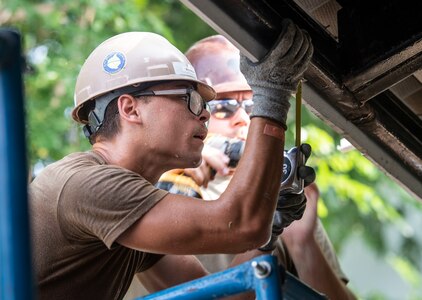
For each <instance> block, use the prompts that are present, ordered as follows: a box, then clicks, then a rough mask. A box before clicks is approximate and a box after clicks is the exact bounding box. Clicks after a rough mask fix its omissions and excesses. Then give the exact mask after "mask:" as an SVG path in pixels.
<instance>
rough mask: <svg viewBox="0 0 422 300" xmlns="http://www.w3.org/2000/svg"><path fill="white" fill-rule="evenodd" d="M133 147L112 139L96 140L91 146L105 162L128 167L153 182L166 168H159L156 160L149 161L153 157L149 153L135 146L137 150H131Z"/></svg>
mask: <svg viewBox="0 0 422 300" xmlns="http://www.w3.org/2000/svg"><path fill="white" fill-rule="evenodd" d="M134 148H135V147H132V146H131V145H124V144H123V143H118V142H113V141H111V142H110V141H103V142H98V143H95V144H94V145H93V146H92V150H93V151H94V152H95V153H97V154H99V155H100V156H101V157H102V158H103V159H104V160H105V161H106V162H107V164H110V165H116V166H119V167H122V168H125V169H128V170H130V171H132V172H135V173H137V174H139V175H141V176H142V177H144V178H145V179H146V180H148V181H149V182H151V183H153V184H155V183H156V182H157V181H158V179H159V178H160V176H161V174H162V173H164V172H165V171H166V170H161V168H160V167H159V165H158V164H157V162H153V161H151V160H153V158H152V157H150V155H148V154H143V153H142V152H141V151H140V150H139V148H137V147H136V148H137V150H136V151H133V149H134Z"/></svg>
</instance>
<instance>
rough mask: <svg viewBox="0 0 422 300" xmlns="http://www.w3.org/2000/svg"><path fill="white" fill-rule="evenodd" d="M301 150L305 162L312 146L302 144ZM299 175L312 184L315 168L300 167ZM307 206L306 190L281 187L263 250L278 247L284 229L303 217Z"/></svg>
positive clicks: (306, 182)
mask: <svg viewBox="0 0 422 300" xmlns="http://www.w3.org/2000/svg"><path fill="white" fill-rule="evenodd" d="M300 151H301V152H302V153H303V155H304V156H305V163H306V161H307V160H308V158H309V156H310V155H311V151H312V149H311V146H310V145H309V144H302V145H300ZM297 174H298V176H299V178H300V179H303V181H304V186H308V185H310V184H311V183H312V182H314V181H315V170H314V169H313V168H312V167H309V166H306V165H303V166H299V167H298V172H297ZM305 208H306V197H305V192H304V191H302V192H301V193H300V194H291V193H288V192H287V193H286V190H283V186H281V187H280V192H279V194H278V201H277V207H276V211H275V212H274V218H273V227H272V231H271V238H270V240H269V241H268V242H267V244H265V245H264V246H262V247H261V248H259V249H260V250H262V251H271V250H274V248H275V247H276V241H277V239H278V236H279V235H280V234H281V233H282V232H283V229H284V228H285V227H287V226H289V225H290V224H291V223H292V222H293V221H295V220H299V219H300V218H302V216H303V213H304V212H305Z"/></svg>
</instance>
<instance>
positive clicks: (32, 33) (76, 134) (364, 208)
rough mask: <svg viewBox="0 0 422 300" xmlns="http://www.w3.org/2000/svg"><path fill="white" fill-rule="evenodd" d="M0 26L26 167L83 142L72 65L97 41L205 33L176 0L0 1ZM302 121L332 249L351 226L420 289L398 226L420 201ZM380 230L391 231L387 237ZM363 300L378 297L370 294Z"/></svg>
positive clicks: (184, 44)
mask: <svg viewBox="0 0 422 300" xmlns="http://www.w3.org/2000/svg"><path fill="white" fill-rule="evenodd" d="M0 25H1V26H2V27H6V26H12V27H15V28H17V29H19V30H20V32H21V33H22V36H23V42H24V52H25V55H26V58H27V63H28V68H27V69H28V70H27V72H26V74H25V87H26V110H27V119H28V122H27V123H28V125H27V129H28V145H29V149H28V156H29V159H30V162H31V163H32V164H33V163H34V162H37V161H39V160H57V159H59V158H61V157H63V156H64V155H66V154H68V153H70V152H73V151H82V150H86V149H88V148H89V143H88V142H87V140H86V139H85V138H84V137H83V135H82V131H81V130H80V128H79V126H78V125H76V124H75V122H73V121H72V119H71V117H70V112H71V109H72V106H73V89H74V85H75V80H76V76H77V74H78V71H79V69H80V67H81V65H82V63H83V62H84V59H85V58H86V57H87V56H88V54H89V53H90V52H91V51H92V50H93V49H94V48H95V47H96V46H97V45H98V44H99V43H100V42H102V41H103V40H105V39H107V38H108V37H110V36H112V35H115V34H117V33H121V32H124V31H152V32H156V33H159V34H162V35H164V36H165V37H166V38H168V39H169V40H170V41H171V42H173V43H174V44H175V45H176V46H177V47H178V48H179V49H180V50H182V51H185V50H187V48H188V47H189V46H190V45H191V44H193V43H194V42H195V41H197V40H199V39H201V38H203V37H205V36H209V35H212V34H215V32H214V31H213V30H212V29H211V28H209V27H208V26H207V25H205V24H204V23H203V22H202V21H201V20H200V19H199V18H198V17H196V16H195V15H194V14H193V13H192V12H190V11H189V10H188V9H187V8H185V7H184V6H183V5H181V3H180V2H179V1H176V0H162V1H148V0H128V1H116V0H94V1H88V0H82V1H64V0H56V1H25V2H22V1H7V2H6V3H3V2H0ZM292 106H293V105H292ZM293 116H294V109H292V112H291V113H290V115H289V129H288V132H287V143H286V145H287V148H288V147H291V146H293V145H294V144H295V143H294V132H295V131H294V130H295V126H294V117H293ZM302 123H303V129H302V141H306V142H308V143H309V144H311V145H312V148H313V154H312V156H311V158H310V160H309V164H310V165H311V166H313V167H314V168H315V169H316V171H317V183H318V186H319V188H320V191H321V201H320V202H319V214H320V217H321V219H322V221H323V223H324V225H325V226H326V228H327V231H328V232H329V235H330V237H331V239H332V241H333V243H334V245H335V247H336V249H337V250H338V251H340V252H341V250H342V246H343V245H344V242H345V240H346V239H347V238H348V237H349V236H350V235H351V234H352V232H353V231H358V232H361V233H362V235H363V236H364V237H365V239H366V241H367V243H368V244H369V245H370V246H371V247H372V249H374V251H376V253H378V255H380V256H383V257H385V258H389V261H390V263H391V265H392V266H394V268H395V269H396V270H397V271H398V272H400V274H402V277H403V278H405V279H406V280H407V281H408V282H409V284H411V285H412V286H413V287H415V289H416V287H417V286H418V285H419V286H421V285H422V282H421V281H422V280H421V277H420V276H416V275H417V274H420V271H421V263H420V262H421V261H422V259H421V251H420V249H421V243H422V241H421V240H420V239H419V240H418V238H417V234H418V232H417V230H416V229H414V228H412V226H411V225H410V224H408V222H407V220H408V219H409V218H410V216H412V215H413V214H415V212H416V213H417V214H418V215H419V217H420V214H421V212H422V205H421V202H417V201H416V200H415V199H412V198H411V197H410V196H409V195H408V194H407V193H406V192H405V191H403V190H402V189H401V188H400V187H398V186H397V185H396V184H395V183H394V182H393V181H392V180H391V179H389V178H388V177H387V176H385V175H384V174H383V173H382V172H381V171H380V170H378V169H377V168H376V167H375V166H374V165H373V164H372V163H371V162H370V161H369V160H367V159H366V158H365V157H364V156H362V155H361V154H360V153H359V152H358V151H357V150H352V151H349V152H346V153H344V152H341V151H339V150H338V149H337V145H339V143H340V140H341V136H340V135H339V134H337V133H336V132H334V131H333V130H332V129H331V128H329V127H328V125H326V124H324V123H323V122H322V121H321V120H319V119H318V118H317V117H316V116H315V115H313V114H311V113H310V112H309V111H307V110H306V109H305V110H304V111H303V122H302ZM387 235H393V236H394V239H393V240H394V242H393V241H391V239H388V238H387ZM415 274H416V275H415ZM415 295H417V293H415ZM369 298H370V299H382V298H383V297H382V295H381V294H377V293H374V294H373V295H372V296H370V297H369ZM369 298H368V299H369Z"/></svg>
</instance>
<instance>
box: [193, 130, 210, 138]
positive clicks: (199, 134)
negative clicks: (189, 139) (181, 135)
mask: <svg viewBox="0 0 422 300" xmlns="http://www.w3.org/2000/svg"><path fill="white" fill-rule="evenodd" d="M207 134H208V131H207V130H200V131H198V132H196V133H195V135H194V136H193V137H194V138H196V139H200V140H202V141H204V140H205V138H206V137H207Z"/></svg>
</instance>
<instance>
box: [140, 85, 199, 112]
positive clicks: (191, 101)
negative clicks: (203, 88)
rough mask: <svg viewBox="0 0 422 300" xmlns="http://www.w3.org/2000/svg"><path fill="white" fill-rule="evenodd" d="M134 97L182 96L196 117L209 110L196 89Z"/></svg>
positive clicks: (146, 92)
mask: <svg viewBox="0 0 422 300" xmlns="http://www.w3.org/2000/svg"><path fill="white" fill-rule="evenodd" d="M132 96H133V97H140V96H181V99H182V100H184V101H186V102H187V105H188V109H189V111H190V112H191V113H193V114H194V115H195V116H199V115H200V114H201V113H202V111H203V110H204V109H206V108H207V103H206V102H205V101H204V99H202V96H201V95H200V94H199V93H198V92H197V91H196V90H194V89H175V90H161V91H142V92H139V93H135V94H132Z"/></svg>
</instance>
